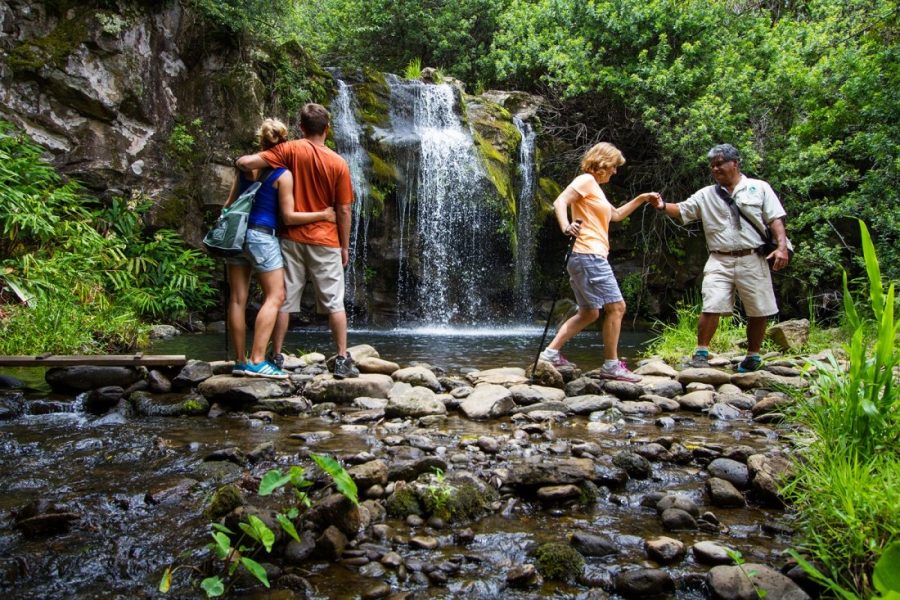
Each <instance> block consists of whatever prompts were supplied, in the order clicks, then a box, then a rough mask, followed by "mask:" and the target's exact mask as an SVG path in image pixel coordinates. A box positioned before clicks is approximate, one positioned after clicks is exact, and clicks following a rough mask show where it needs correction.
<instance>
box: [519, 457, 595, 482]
mask: <svg viewBox="0 0 900 600" xmlns="http://www.w3.org/2000/svg"><path fill="white" fill-rule="evenodd" d="M593 478H594V461H592V460H591V459H589V458H563V459H556V460H554V459H548V458H544V457H540V458H538V457H535V458H533V459H529V460H526V461H525V462H521V463H519V464H516V465H513V467H512V468H511V469H510V470H509V472H508V474H507V476H506V477H505V481H504V483H506V484H508V485H513V486H521V487H541V486H548V485H565V484H570V483H571V484H577V483H581V482H582V481H585V480H592V479H593Z"/></svg>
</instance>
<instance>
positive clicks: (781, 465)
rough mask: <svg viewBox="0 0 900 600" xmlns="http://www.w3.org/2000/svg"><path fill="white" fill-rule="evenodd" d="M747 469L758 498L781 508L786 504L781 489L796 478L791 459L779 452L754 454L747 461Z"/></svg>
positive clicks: (751, 485)
mask: <svg viewBox="0 0 900 600" xmlns="http://www.w3.org/2000/svg"><path fill="white" fill-rule="evenodd" d="M747 467H748V468H749V470H750V478H751V482H750V487H751V489H752V490H753V493H754V495H755V496H756V498H757V499H758V500H760V501H761V502H763V503H765V504H769V505H772V506H781V505H782V504H783V502H784V499H783V498H782V496H781V488H782V487H783V486H784V485H785V484H786V483H787V481H788V480H790V478H791V477H793V476H794V466H793V464H792V463H791V459H790V458H788V457H787V456H785V455H784V454H781V453H779V452H772V453H769V454H754V455H753V456H751V457H750V458H748V459H747Z"/></svg>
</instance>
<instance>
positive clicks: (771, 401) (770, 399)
mask: <svg viewBox="0 0 900 600" xmlns="http://www.w3.org/2000/svg"><path fill="white" fill-rule="evenodd" d="M793 403H794V402H793V400H791V399H790V398H788V397H786V396H783V395H781V394H771V395H768V396H766V397H764V398H762V399H761V400H760V401H759V402H756V403H755V404H754V405H753V406H752V407H751V409H750V412H751V413H753V416H754V417H758V416H760V415H764V414H768V413H780V412H782V411H783V410H784V409H785V408H786V407H788V406H790V405H791V404H793Z"/></svg>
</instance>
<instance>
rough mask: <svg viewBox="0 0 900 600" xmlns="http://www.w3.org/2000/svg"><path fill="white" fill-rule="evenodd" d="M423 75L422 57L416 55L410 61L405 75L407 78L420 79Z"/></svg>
mask: <svg viewBox="0 0 900 600" xmlns="http://www.w3.org/2000/svg"><path fill="white" fill-rule="evenodd" d="M421 76H422V59H420V58H419V57H416V58H414V59H412V60H411V61H409V64H407V65H406V71H404V77H406V78H407V79H418V78H419V77H421Z"/></svg>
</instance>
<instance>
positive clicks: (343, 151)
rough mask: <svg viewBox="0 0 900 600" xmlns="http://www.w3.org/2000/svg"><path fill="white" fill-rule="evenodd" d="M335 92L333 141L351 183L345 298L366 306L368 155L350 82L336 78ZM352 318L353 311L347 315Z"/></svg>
mask: <svg viewBox="0 0 900 600" xmlns="http://www.w3.org/2000/svg"><path fill="white" fill-rule="evenodd" d="M337 87H338V93H337V96H336V97H335V99H334V101H333V102H332V104H331V114H332V123H333V125H334V142H335V145H336V146H337V152H338V153H339V154H340V155H341V156H343V157H344V160H346V161H347V165H348V166H349V167H350V179H351V181H352V183H353V223H352V224H351V226H350V260H349V262H348V263H347V271H346V274H345V277H344V279H345V285H346V291H345V296H346V298H347V299H348V300H349V301H350V302H351V303H353V304H355V305H359V304H362V305H363V306H365V297H366V258H367V237H368V231H369V216H370V212H369V206H368V204H369V202H368V200H369V182H368V181H367V180H366V169H367V168H368V165H369V157H368V155H367V154H366V151H365V148H364V147H363V146H362V145H361V143H360V142H361V139H362V137H363V131H362V128H361V127H360V125H359V122H357V120H356V116H355V115H354V113H353V92H352V90H351V88H350V86H349V85H347V84H346V83H345V82H343V81H341V80H340V79H338V80H337ZM350 316H351V319H352V317H353V313H352V312H351V314H350Z"/></svg>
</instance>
